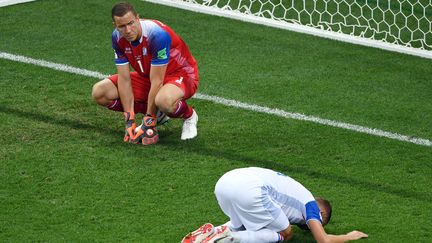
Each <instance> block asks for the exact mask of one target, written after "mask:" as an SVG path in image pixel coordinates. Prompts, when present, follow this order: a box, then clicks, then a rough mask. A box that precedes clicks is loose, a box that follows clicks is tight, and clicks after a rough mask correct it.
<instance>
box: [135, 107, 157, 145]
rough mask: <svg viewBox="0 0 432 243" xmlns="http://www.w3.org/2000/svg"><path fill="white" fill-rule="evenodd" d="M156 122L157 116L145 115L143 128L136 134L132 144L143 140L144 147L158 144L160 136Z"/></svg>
mask: <svg viewBox="0 0 432 243" xmlns="http://www.w3.org/2000/svg"><path fill="white" fill-rule="evenodd" d="M156 121H157V118H156V115H149V114H147V115H145V116H144V118H143V120H142V124H141V128H140V129H139V130H138V131H137V132H136V134H135V136H134V137H133V140H132V142H133V143H139V141H140V140H141V143H142V144H144V145H150V144H155V143H157V142H158V141H159V134H158V132H157V129H156Z"/></svg>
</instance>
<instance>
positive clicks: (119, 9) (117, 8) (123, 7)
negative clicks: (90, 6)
mask: <svg viewBox="0 0 432 243" xmlns="http://www.w3.org/2000/svg"><path fill="white" fill-rule="evenodd" d="M129 12H131V13H132V14H133V16H135V17H137V16H138V13H137V11H135V8H134V7H133V6H132V4H130V3H127V2H120V3H117V4H116V5H114V6H113V8H112V10H111V17H112V20H113V22H115V19H114V17H123V16H124V15H126V14H127V13H129Z"/></svg>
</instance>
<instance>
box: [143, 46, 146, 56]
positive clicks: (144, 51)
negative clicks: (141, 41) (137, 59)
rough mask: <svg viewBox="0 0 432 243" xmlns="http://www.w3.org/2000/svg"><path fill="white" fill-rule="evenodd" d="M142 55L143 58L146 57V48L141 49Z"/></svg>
mask: <svg viewBox="0 0 432 243" xmlns="http://www.w3.org/2000/svg"><path fill="white" fill-rule="evenodd" d="M142 54H143V56H146V55H147V48H145V47H143V49H142Z"/></svg>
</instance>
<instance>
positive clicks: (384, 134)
mask: <svg viewBox="0 0 432 243" xmlns="http://www.w3.org/2000/svg"><path fill="white" fill-rule="evenodd" d="M0 58H3V59H7V60H11V61H17V62H22V63H28V64H33V65H37V66H41V67H47V68H51V69H55V70H58V71H63V72H68V73H74V74H78V75H83V76H87V77H94V78H100V79H102V78H104V77H107V76H108V75H106V74H102V73H99V72H95V71H90V70H86V69H82V68H76V67H72V66H68V65H65V64H59V63H53V62H49V61H44V60H39V59H34V58H30V57H25V56H20V55H15V54H11V53H6V52H0ZM194 98H196V99H201V100H206V101H211V102H214V103H217V104H222V105H225V106H230V107H235V108H240V109H244V110H249V111H254V112H259V113H265V114H271V115H276V116H279V117H284V118H289V119H295V120H300V121H309V122H313V123H317V124H321V125H326V126H331V127H337V128H342V129H346V130H351V131H355V132H359V133H366V134H370V135H373V136H378V137H385V138H389V139H394V140H399V141H403V142H409V143H413V144H417V145H422V146H428V147H432V141H431V140H428V139H424V138H417V137H412V136H407V135H402V134H399V133H392V132H387V131H383V130H380V129H376V128H369V127H364V126H359V125H354V124H349V123H345V122H340V121H333V120H329V119H323V118H320V117H316V116H308V115H304V114H300V113H294V112H287V111H284V110H281V109H277V108H269V107H265V106H259V105H254V104H248V103H243V102H239V101H236V100H230V99H225V98H222V97H218V96H212V95H206V94H201V93H197V94H195V96H194Z"/></svg>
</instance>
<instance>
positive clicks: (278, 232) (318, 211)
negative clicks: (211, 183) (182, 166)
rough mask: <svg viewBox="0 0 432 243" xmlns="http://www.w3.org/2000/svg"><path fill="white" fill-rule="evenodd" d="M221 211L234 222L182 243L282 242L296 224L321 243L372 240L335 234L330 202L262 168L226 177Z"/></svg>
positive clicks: (220, 187)
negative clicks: (330, 226) (329, 227)
mask: <svg viewBox="0 0 432 243" xmlns="http://www.w3.org/2000/svg"><path fill="white" fill-rule="evenodd" d="M215 194H216V198H217V200H218V203H219V206H220V207H221V209H222V211H223V212H224V213H225V214H226V215H227V216H228V217H229V218H230V221H229V222H227V223H226V224H224V225H221V226H218V227H214V226H213V225H212V224H210V223H207V224H205V225H203V226H201V227H200V228H199V229H197V230H196V231H194V232H192V233H189V234H188V235H187V236H185V238H183V241H182V242H183V243H197V242H202V243H204V242H205V243H210V242H218V243H222V242H239V243H252V242H255V243H263V242H281V241H288V240H290V239H291V238H292V236H293V232H292V228H291V225H293V224H294V225H297V226H299V227H301V228H303V229H307V228H308V229H310V231H311V233H312V235H313V237H314V238H315V240H316V241H317V242H345V241H349V240H357V239H360V238H364V237H367V235H366V234H365V233H362V232H360V231H352V232H350V233H348V234H345V235H330V234H327V233H326V232H325V230H324V227H323V226H324V225H325V224H327V223H328V222H329V221H330V217H331V212H332V209H331V206H330V203H329V202H328V201H327V200H324V199H320V198H314V197H313V196H312V194H311V193H310V192H309V191H308V190H307V189H306V188H305V187H304V186H303V185H301V184H300V183H298V182H297V181H295V180H294V179H292V178H290V177H288V176H285V175H283V174H281V173H278V172H275V171H272V170H269V169H263V168H256V167H250V168H242V169H236V170H232V171H230V172H228V173H226V174H225V175H223V176H222V177H221V178H220V179H219V181H218V182H217V183H216V186H215Z"/></svg>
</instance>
